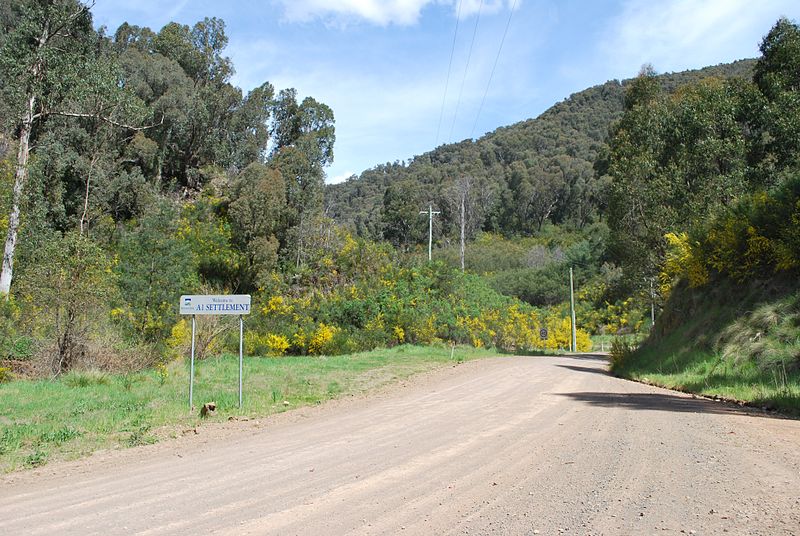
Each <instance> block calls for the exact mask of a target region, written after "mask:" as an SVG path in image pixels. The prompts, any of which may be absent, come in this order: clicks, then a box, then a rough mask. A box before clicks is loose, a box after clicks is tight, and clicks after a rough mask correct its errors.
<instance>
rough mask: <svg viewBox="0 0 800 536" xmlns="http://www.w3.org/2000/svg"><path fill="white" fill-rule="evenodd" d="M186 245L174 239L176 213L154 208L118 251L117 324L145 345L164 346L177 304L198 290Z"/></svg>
mask: <svg viewBox="0 0 800 536" xmlns="http://www.w3.org/2000/svg"><path fill="white" fill-rule="evenodd" d="M193 261H194V259H193V257H192V252H191V249H190V245H189V244H188V243H187V242H186V241H184V240H181V239H180V237H179V236H178V221H177V212H176V210H175V208H174V207H173V206H172V205H171V204H169V203H168V202H166V201H162V202H159V203H157V204H156V205H155V206H152V207H151V208H150V209H149V210H148V211H147V212H146V213H145V214H144V215H143V216H142V218H141V220H140V221H139V222H138V225H136V226H135V227H133V228H132V229H129V230H127V231H126V232H125V234H124V235H123V236H122V239H121V240H120V245H119V264H118V265H117V267H116V270H115V271H116V273H117V274H118V275H119V287H120V290H121V292H122V297H123V299H124V307H123V309H122V310H118V311H116V315H115V316H116V318H117V319H118V320H120V321H121V322H123V324H126V325H128V326H129V327H130V328H131V329H132V330H133V332H134V333H136V334H137V335H140V336H142V337H143V338H144V339H145V340H150V341H154V340H163V339H164V338H166V337H167V336H168V335H169V330H170V328H171V326H172V324H173V319H174V318H175V316H176V311H175V303H176V302H175V300H176V299H177V298H178V297H179V296H180V295H181V294H182V293H189V292H191V290H192V289H193V288H194V287H196V286H197V279H196V278H197V276H196V271H195V270H196V265H195V264H194V262H193Z"/></svg>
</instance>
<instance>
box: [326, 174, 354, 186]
mask: <svg viewBox="0 0 800 536" xmlns="http://www.w3.org/2000/svg"><path fill="white" fill-rule="evenodd" d="M355 174H356V173H355V172H354V171H345V172H344V173H342V174H340V175H336V176H335V177H327V178H326V180H325V182H326V183H328V184H339V183H340V182H344V181H346V180H347V179H349V178H350V177H352V176H353V175H355Z"/></svg>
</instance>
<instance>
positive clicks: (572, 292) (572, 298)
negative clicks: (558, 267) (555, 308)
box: [569, 266, 578, 352]
mask: <svg viewBox="0 0 800 536" xmlns="http://www.w3.org/2000/svg"><path fill="white" fill-rule="evenodd" d="M569 316H570V323H571V324H572V348H571V349H572V351H573V352H577V351H578V341H577V334H576V330H575V287H574V285H573V283H572V266H570V267H569Z"/></svg>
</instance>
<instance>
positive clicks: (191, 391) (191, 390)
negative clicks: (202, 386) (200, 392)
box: [189, 315, 195, 411]
mask: <svg viewBox="0 0 800 536" xmlns="http://www.w3.org/2000/svg"><path fill="white" fill-rule="evenodd" d="M194 332H195V318H194V315H192V361H191V365H190V367H189V411H192V409H193V408H194V404H193V403H192V400H193V395H194Z"/></svg>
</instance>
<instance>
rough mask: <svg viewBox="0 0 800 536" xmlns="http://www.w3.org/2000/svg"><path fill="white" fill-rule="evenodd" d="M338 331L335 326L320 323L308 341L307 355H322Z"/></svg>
mask: <svg viewBox="0 0 800 536" xmlns="http://www.w3.org/2000/svg"><path fill="white" fill-rule="evenodd" d="M338 331H339V328H337V327H336V326H329V325H328V324H325V323H324V322H320V324H319V326H317V329H316V331H314V333H313V334H312V335H311V338H310V339H309V341H308V353H309V354H313V355H320V354H322V353H324V351H325V348H326V347H327V346H328V344H329V343H330V342H331V341H332V340H333V336H334V335H336V333H337V332H338Z"/></svg>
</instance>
